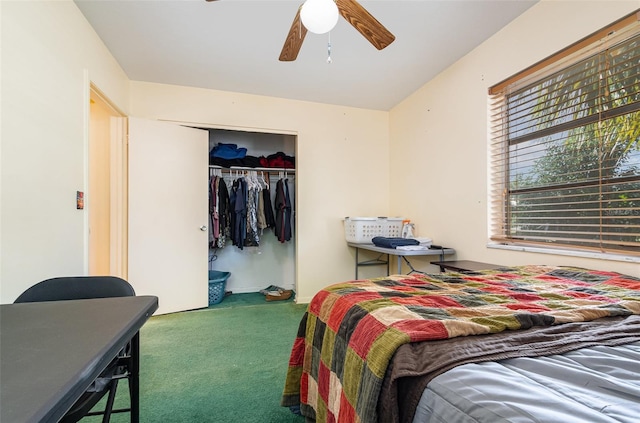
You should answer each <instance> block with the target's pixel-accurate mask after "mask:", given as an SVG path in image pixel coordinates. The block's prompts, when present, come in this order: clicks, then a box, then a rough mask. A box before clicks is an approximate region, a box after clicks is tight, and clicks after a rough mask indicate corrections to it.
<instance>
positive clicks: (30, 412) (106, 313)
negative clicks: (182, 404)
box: [0, 296, 158, 423]
mask: <svg viewBox="0 0 640 423" xmlns="http://www.w3.org/2000/svg"><path fill="white" fill-rule="evenodd" d="M157 309H158V298H157V297H152V296H139V297H121V298H101V299H91V300H74V301H49V302H38V303H21V304H2V305H0V357H2V360H1V361H0V403H1V404H2V407H1V410H0V421H2V422H7V423H9V422H10V423H22V422H57V421H58V420H59V419H60V418H61V417H62V416H64V414H65V413H66V412H67V411H68V410H69V408H70V407H71V406H72V405H73V403H74V402H75V401H76V400H77V399H78V398H79V397H80V396H81V395H82V393H83V392H84V391H85V390H86V389H87V387H89V385H91V383H92V382H93V380H94V379H95V378H96V377H97V376H98V375H99V374H100V372H101V371H102V370H104V368H105V367H106V366H107V365H108V364H109V362H110V361H111V360H112V359H113V358H114V357H115V356H116V355H117V354H118V351H120V349H121V348H122V347H123V346H124V345H126V343H127V342H128V341H129V340H132V357H133V362H134V365H133V369H132V371H131V376H132V379H131V386H132V389H133V391H132V392H133V396H134V398H132V400H131V421H132V422H137V421H138V419H139V411H140V408H139V391H138V389H139V379H138V376H139V372H138V366H139V359H140V355H139V354H140V350H139V346H140V344H139V335H138V331H139V329H140V328H141V327H142V325H143V324H144V323H145V322H146V321H147V319H148V318H149V317H150V316H151V315H152V314H153V312H154V311H156V310H157Z"/></svg>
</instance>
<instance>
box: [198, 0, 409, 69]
mask: <svg viewBox="0 0 640 423" xmlns="http://www.w3.org/2000/svg"><path fill="white" fill-rule="evenodd" d="M207 1H216V0H207ZM332 1H333V0H332ZM307 3H309V0H307V1H306V2H305V3H303V4H302V5H301V6H300V7H299V8H298V11H297V12H296V16H295V17H294V18H293V23H292V24H291V29H289V33H288V34H287V38H286V40H285V42H284V46H283V47H282V51H281V52H280V58H279V59H280V61H281V62H292V61H294V60H296V58H297V57H298V53H299V52H300V48H301V47H302V42H303V41H304V37H305V36H306V35H307V31H308V29H307V28H306V27H305V26H304V25H303V23H302V20H303V19H302V18H301V11H302V9H303V8H304V7H305V5H306V4H307ZM335 4H336V6H337V8H338V12H339V13H340V15H342V17H343V18H344V19H346V21H347V22H349V23H350V24H351V25H352V26H353V27H354V28H355V29H357V30H358V32H360V34H362V35H363V36H364V38H366V39H367V40H368V41H369V42H370V43H371V44H373V46H374V47H375V48H377V49H378V50H382V49H383V48H385V47H387V46H388V45H389V44H391V43H392V42H393V41H394V40H395V39H396V37H395V36H394V35H393V34H392V33H391V32H390V31H389V30H388V29H387V28H385V27H384V25H382V24H381V23H380V22H378V20H377V19H376V18H374V17H373V15H371V13H369V12H368V11H367V10H366V9H365V8H364V7H363V6H362V5H361V4H360V3H358V2H357V1H356V0H335ZM334 9H335V8H334Z"/></svg>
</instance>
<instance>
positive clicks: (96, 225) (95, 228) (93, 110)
mask: <svg viewBox="0 0 640 423" xmlns="http://www.w3.org/2000/svg"><path fill="white" fill-rule="evenodd" d="M89 103H90V104H89V147H88V169H89V172H88V174H89V177H88V180H89V183H88V187H87V190H88V191H87V193H86V194H87V196H86V198H85V205H86V207H87V211H88V252H89V254H88V274H89V275H93V276H95V275H111V276H118V277H121V278H124V279H126V277H127V248H126V245H127V148H126V126H127V125H126V123H127V121H126V118H125V115H124V114H123V113H122V112H121V111H120V110H119V109H118V108H117V107H116V106H114V105H113V104H112V103H111V102H110V101H109V100H108V99H107V98H106V97H105V96H104V95H103V94H102V93H101V92H100V90H98V88H97V87H95V86H94V85H93V84H91V86H90V96H89Z"/></svg>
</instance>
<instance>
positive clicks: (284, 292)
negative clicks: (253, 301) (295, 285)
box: [267, 289, 293, 301]
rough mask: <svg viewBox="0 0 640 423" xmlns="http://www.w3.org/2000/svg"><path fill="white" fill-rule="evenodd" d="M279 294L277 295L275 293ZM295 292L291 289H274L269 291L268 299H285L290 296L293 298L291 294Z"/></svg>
mask: <svg viewBox="0 0 640 423" xmlns="http://www.w3.org/2000/svg"><path fill="white" fill-rule="evenodd" d="M274 294H277V295H274ZM292 294H293V291H292V290H290V289H284V290H282V291H274V292H269V293H268V294H267V301H284V300H288V299H289V298H291V295H292Z"/></svg>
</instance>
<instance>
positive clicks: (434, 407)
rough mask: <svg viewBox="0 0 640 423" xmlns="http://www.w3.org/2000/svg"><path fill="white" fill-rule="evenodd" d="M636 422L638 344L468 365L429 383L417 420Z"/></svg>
mask: <svg viewBox="0 0 640 423" xmlns="http://www.w3.org/2000/svg"><path fill="white" fill-rule="evenodd" d="M639 421H640V342H635V343H631V344H627V345H621V346H615V347H606V346H597V347H589V348H582V349H579V350H575V351H571V352H567V353H564V354H560V355H551V356H547V357H535V358H524V357H522V358H520V357H519V358H511V359H506V360H501V361H497V362H485V363H477V364H465V365H462V366H459V367H456V368H454V369H451V370H449V371H447V372H445V373H443V374H441V375H439V376H437V377H435V378H434V379H433V380H431V381H430V382H429V384H428V385H427V388H426V389H425V390H424V392H423V394H422V397H421V398H420V402H419V403H418V407H417V409H416V414H415V415H414V419H413V422H414V423H445V422H446V423H467V422H474V423H484V422H486V423H502V422H518V423H520V422H522V423H525V422H527V423H533V422H540V423H542V422H545V423H551V422H553V423H556V422H563V423H564V422H589V423H605V422H607V423H611V422H625V423H632V422H633V423H637V422H639Z"/></svg>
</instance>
